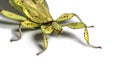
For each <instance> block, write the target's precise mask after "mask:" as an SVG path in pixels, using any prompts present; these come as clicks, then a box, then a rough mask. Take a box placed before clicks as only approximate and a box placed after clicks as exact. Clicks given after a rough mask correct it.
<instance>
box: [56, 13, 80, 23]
mask: <svg viewBox="0 0 120 67" xmlns="http://www.w3.org/2000/svg"><path fill="white" fill-rule="evenodd" d="M74 16H75V17H77V19H78V20H79V21H80V22H82V20H81V19H80V17H79V16H78V15H77V14H74V13H64V14H62V15H61V16H60V17H59V18H57V20H56V21H57V22H61V21H66V20H69V19H71V18H73V17H74Z"/></svg>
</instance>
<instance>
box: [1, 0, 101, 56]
mask: <svg viewBox="0 0 120 67" xmlns="http://www.w3.org/2000/svg"><path fill="white" fill-rule="evenodd" d="M9 3H10V5H11V6H13V7H14V8H15V9H16V10H18V11H20V12H21V13H22V14H24V15H25V16H26V17H24V16H21V15H18V14H16V13H13V12H10V11H7V10H1V11H0V13H1V14H2V15H3V16H5V17H7V18H10V19H13V20H17V21H20V24H19V28H18V30H19V36H18V39H11V41H18V40H19V39H20V38H21V36H22V30H21V27H24V28H30V29H37V28H39V29H40V30H41V32H42V36H43V39H44V46H43V48H44V49H43V51H41V52H39V53H37V55H39V54H41V53H42V52H44V51H45V50H46V49H47V47H48V41H47V37H46V35H49V34H51V33H53V32H54V33H56V34H60V33H61V31H62V27H65V26H67V27H69V28H71V29H82V28H84V39H85V40H86V42H87V44H88V46H90V47H93V48H101V47H100V46H93V45H90V43H89V36H88V30H87V28H91V27H93V26H87V25H86V24H85V23H83V21H82V20H81V19H80V17H79V16H78V15H76V14H74V13H64V14H62V15H61V16H60V17H58V18H57V19H56V20H54V19H53V18H52V16H51V15H50V12H49V8H48V5H47V3H46V0H9ZM74 16H75V17H76V18H77V19H78V20H79V22H75V23H69V24H60V22H63V21H66V20H69V19H71V18H73V17H74Z"/></svg>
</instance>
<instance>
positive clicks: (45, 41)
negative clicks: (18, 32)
mask: <svg viewBox="0 0 120 67" xmlns="http://www.w3.org/2000/svg"><path fill="white" fill-rule="evenodd" d="M43 39H44V41H43V42H44V45H43V50H42V51H41V52H38V53H37V54H36V55H40V54H41V53H43V52H44V51H45V50H46V49H47V47H48V41H47V37H46V35H45V34H43Z"/></svg>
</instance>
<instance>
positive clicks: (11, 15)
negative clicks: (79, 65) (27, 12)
mask: <svg viewBox="0 0 120 67" xmlns="http://www.w3.org/2000/svg"><path fill="white" fill-rule="evenodd" d="M0 13H1V14H2V15H3V16H5V17H7V18H10V19H13V20H21V21H23V20H26V18H25V17H23V16H20V15H18V14H15V13H13V12H10V11H7V10H1V11H0Z"/></svg>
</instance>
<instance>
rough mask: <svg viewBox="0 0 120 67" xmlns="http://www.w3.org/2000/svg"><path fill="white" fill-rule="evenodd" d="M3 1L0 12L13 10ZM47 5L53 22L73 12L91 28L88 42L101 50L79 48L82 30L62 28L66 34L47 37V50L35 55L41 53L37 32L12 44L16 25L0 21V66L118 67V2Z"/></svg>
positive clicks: (66, 0)
mask: <svg viewBox="0 0 120 67" xmlns="http://www.w3.org/2000/svg"><path fill="white" fill-rule="evenodd" d="M4 2H6V3H7V2H8V1H7V0H0V9H9V10H11V11H12V10H13V9H11V8H8V7H9V5H8V4H5V3H4ZM47 3H48V5H49V8H50V12H51V15H52V16H53V18H54V19H56V18H57V17H58V16H60V15H61V14H62V13H71V12H72V13H76V14H77V15H79V16H80V17H81V19H82V20H83V21H84V23H86V24H87V25H94V26H95V28H91V29H89V36H90V43H91V44H93V45H96V46H98V45H100V46H102V49H94V48H90V47H86V46H84V45H82V44H81V43H80V39H81V40H82V41H83V42H85V41H84V38H83V30H71V29H69V28H64V30H65V31H64V32H66V31H68V32H67V35H65V36H63V35H60V36H56V35H51V36H48V42H49V44H48V45H49V46H48V49H47V50H46V51H45V52H44V53H42V54H41V55H39V56H36V55H35V54H36V53H37V52H39V51H40V48H39V47H38V46H37V45H36V41H35V35H36V34H37V35H39V33H40V32H39V30H38V31H30V32H25V33H23V37H22V39H21V40H19V41H17V42H12V43H11V42H9V40H10V39H11V38H12V37H13V36H14V35H13V34H12V32H11V31H12V29H14V28H16V27H18V25H13V24H7V23H6V22H1V21H0V67H120V39H119V38H120V32H119V31H120V26H119V25H120V24H119V23H120V2H119V0H47ZM0 20H2V18H1V17H0ZM9 22H10V21H9ZM4 23H5V24H4ZM39 36H40V35H39ZM40 38H41V37H40ZM38 39H39V37H38ZM40 42H42V41H40Z"/></svg>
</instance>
